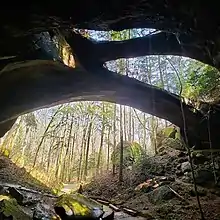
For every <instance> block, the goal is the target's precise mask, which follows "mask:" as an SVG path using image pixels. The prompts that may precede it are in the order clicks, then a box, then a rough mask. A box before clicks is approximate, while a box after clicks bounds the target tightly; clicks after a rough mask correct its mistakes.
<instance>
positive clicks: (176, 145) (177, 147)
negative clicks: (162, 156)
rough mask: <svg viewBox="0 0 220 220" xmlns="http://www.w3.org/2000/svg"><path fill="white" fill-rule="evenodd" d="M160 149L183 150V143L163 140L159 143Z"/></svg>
mask: <svg viewBox="0 0 220 220" xmlns="http://www.w3.org/2000/svg"><path fill="white" fill-rule="evenodd" d="M161 147H171V148H173V149H175V150H181V151H182V150H185V148H184V146H183V143H182V142H181V141H180V140H179V139H173V138H165V139H164V140H163V141H162V142H161Z"/></svg>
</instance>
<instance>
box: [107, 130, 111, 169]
mask: <svg viewBox="0 0 220 220" xmlns="http://www.w3.org/2000/svg"><path fill="white" fill-rule="evenodd" d="M110 132H111V128H110V127H109V128H108V137H107V170H109V165H110Z"/></svg>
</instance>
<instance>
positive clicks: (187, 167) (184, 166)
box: [181, 161, 191, 173]
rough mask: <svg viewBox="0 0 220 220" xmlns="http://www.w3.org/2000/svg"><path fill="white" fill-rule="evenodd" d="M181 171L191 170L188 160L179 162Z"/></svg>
mask: <svg viewBox="0 0 220 220" xmlns="http://www.w3.org/2000/svg"><path fill="white" fill-rule="evenodd" d="M181 171H182V172H183V173H185V172H189V171H191V165H190V162H189V161H186V162H183V163H182V164H181Z"/></svg>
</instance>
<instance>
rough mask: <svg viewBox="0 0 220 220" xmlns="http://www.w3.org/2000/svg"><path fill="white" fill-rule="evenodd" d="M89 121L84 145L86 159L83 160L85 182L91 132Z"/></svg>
mask: <svg viewBox="0 0 220 220" xmlns="http://www.w3.org/2000/svg"><path fill="white" fill-rule="evenodd" d="M92 120H93V119H91V121H90V123H89V127H88V133H87V143H86V158H85V170H84V179H85V180H86V178H87V176H88V160H89V145H90V138H91V132H92V123H93V121H92Z"/></svg>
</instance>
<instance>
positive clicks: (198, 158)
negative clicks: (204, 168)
mask: <svg viewBox="0 0 220 220" xmlns="http://www.w3.org/2000/svg"><path fill="white" fill-rule="evenodd" d="M207 160H209V159H208V158H207V157H206V156H205V155H204V154H202V153H196V154H193V162H194V164H204V163H205V161H207Z"/></svg>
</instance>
